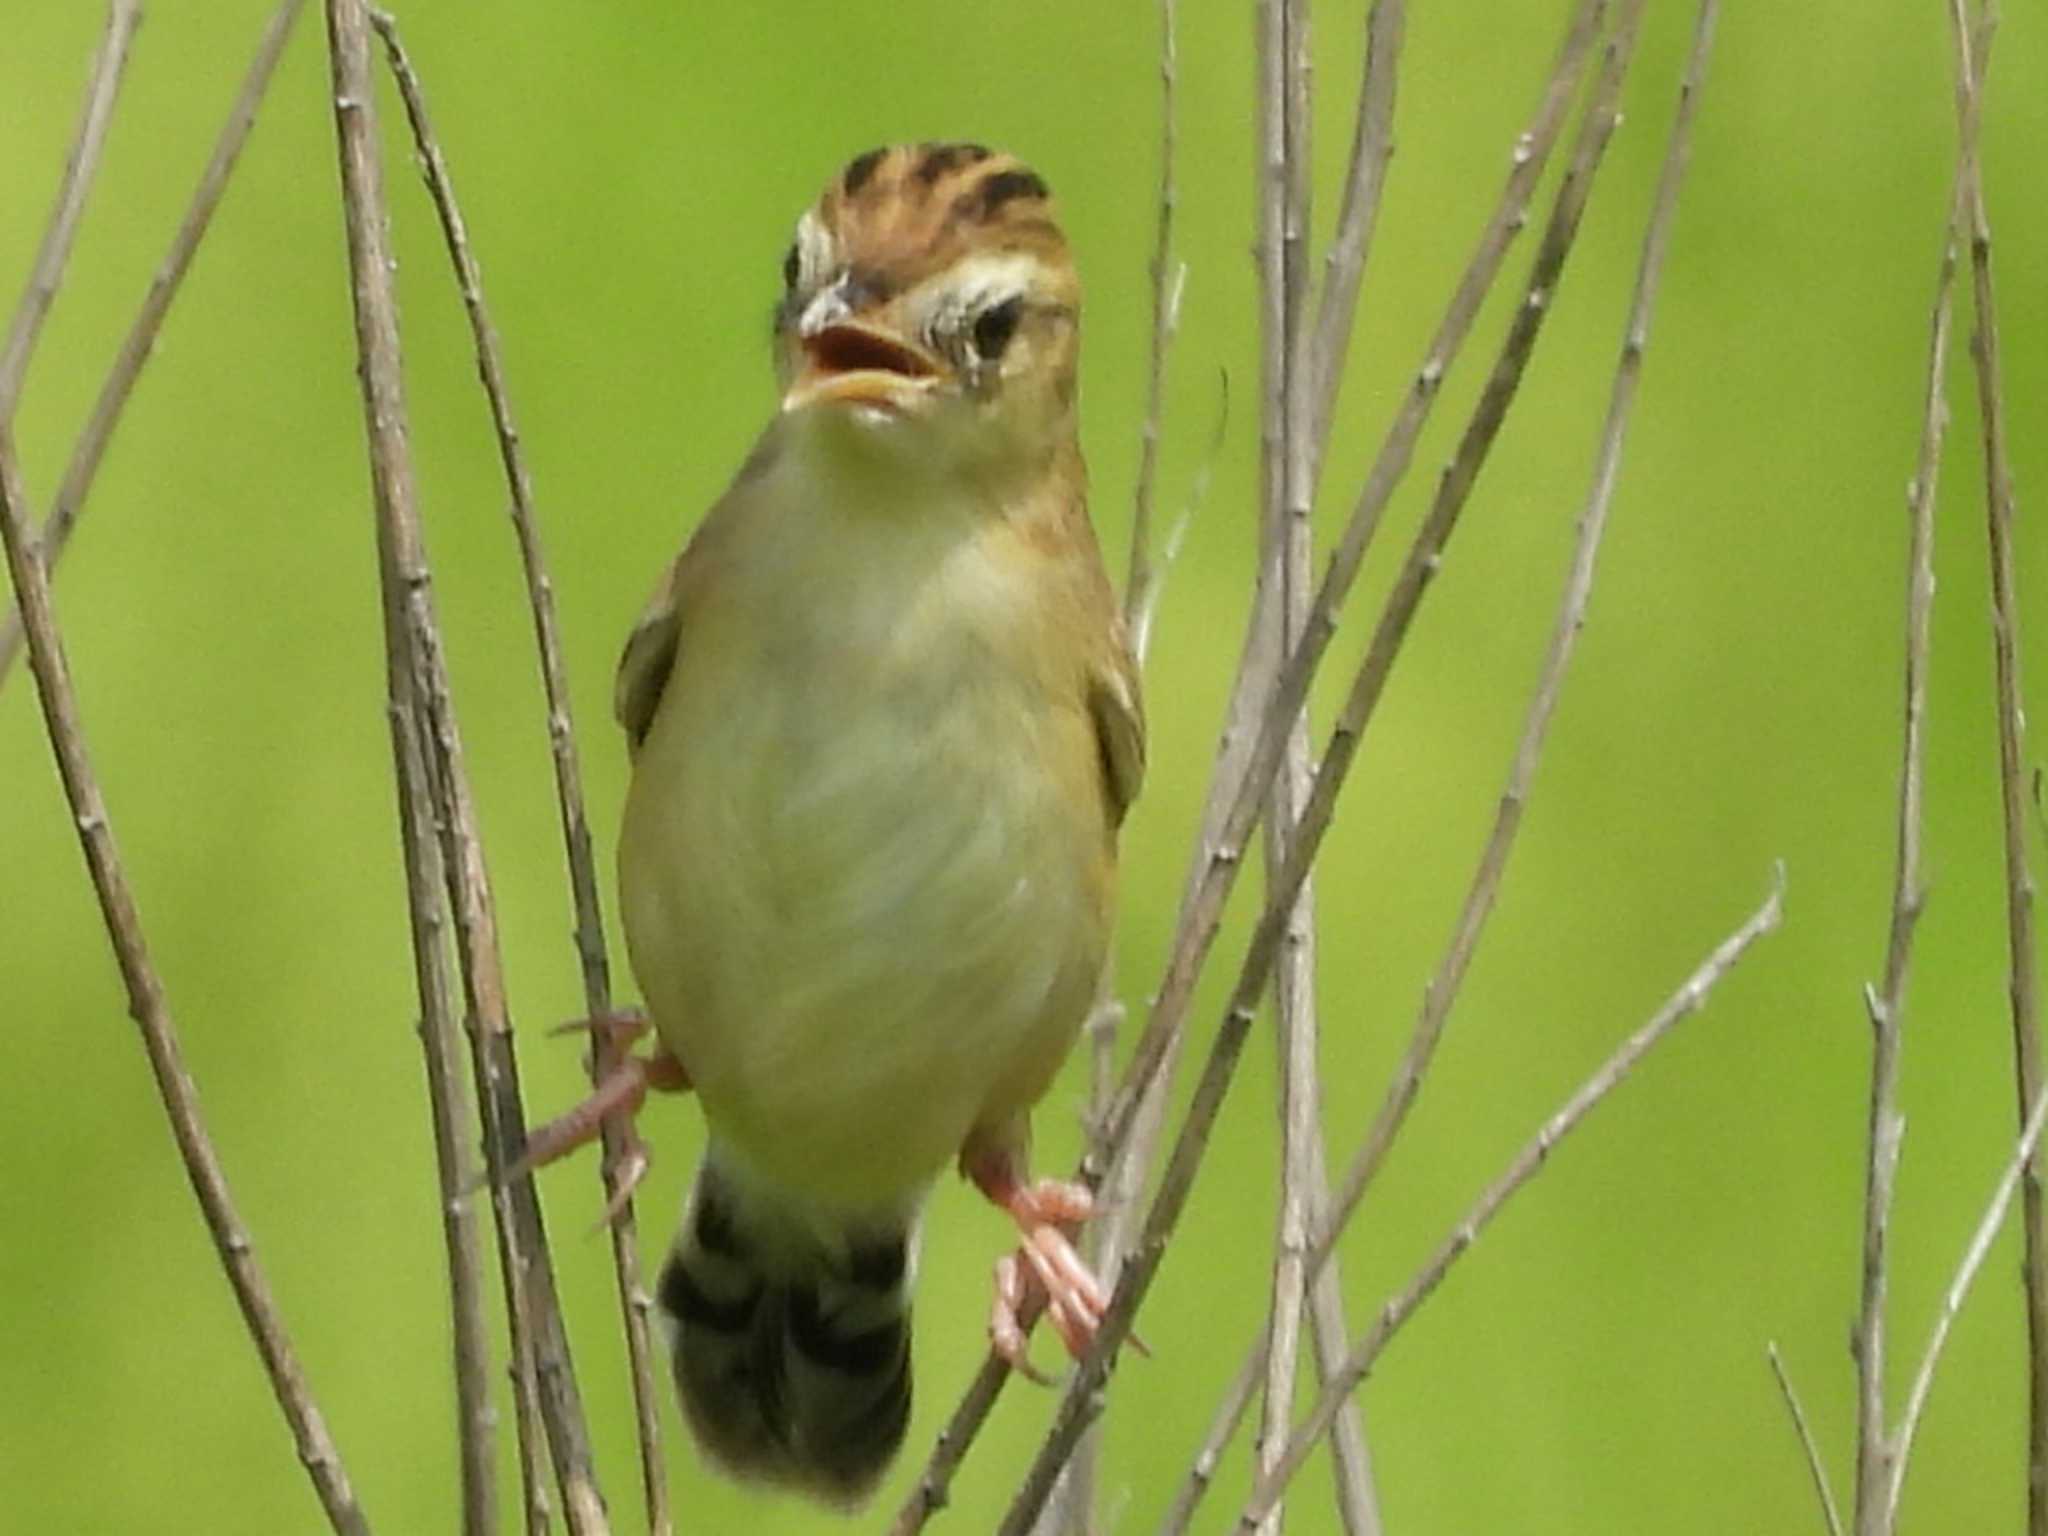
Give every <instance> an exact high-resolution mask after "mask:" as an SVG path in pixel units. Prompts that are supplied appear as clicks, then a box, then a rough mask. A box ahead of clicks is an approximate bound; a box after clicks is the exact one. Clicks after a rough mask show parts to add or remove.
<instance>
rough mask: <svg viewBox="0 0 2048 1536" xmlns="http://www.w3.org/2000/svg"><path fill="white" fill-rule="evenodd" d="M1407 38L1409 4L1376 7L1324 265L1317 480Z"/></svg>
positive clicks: (1314, 362)
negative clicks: (1347, 161) (1341, 192)
mask: <svg viewBox="0 0 2048 1536" xmlns="http://www.w3.org/2000/svg"><path fill="white" fill-rule="evenodd" d="M1406 31H1407V6H1406V5H1405V3H1404V0H1373V7H1372V14H1371V15H1370V16H1369V17H1368V18H1367V20H1366V23H1365V79H1364V81H1363V83H1361V84H1360V86H1359V88H1358V117H1357V121H1356V124H1355V125H1354V127H1353V128H1352V133H1351V162H1350V166H1349V169H1348V170H1347V171H1346V173H1345V177H1344V207H1343V211H1342V212H1341V213H1340V214H1339V215H1338V217H1337V233H1336V236H1335V238H1334V239H1332V240H1331V242H1330V249H1329V252H1328V253H1327V254H1326V255H1325V256H1324V258H1323V291H1322V296H1321V298H1320V300H1319V302H1318V305H1317V309H1316V327H1315V337H1314V341H1313V344H1312V346H1311V350H1310V357H1309V363H1310V367H1311V368H1312V370H1313V372H1314V380H1313V383H1314V391H1315V394H1314V403H1313V408H1312V414H1311V416H1310V426H1309V443H1310V451H1311V455H1312V459H1311V476H1312V477H1313V476H1314V474H1315V473H1316V471H1319V470H1320V468H1321V466H1322V462H1323V450H1324V449H1325V448H1326V447H1328V446H1329V441H1330V425H1331V423H1332V422H1333V421H1334V420H1335V419H1336V411H1337V391H1338V388H1339V386H1340V385H1342V383H1343V382H1344V364H1345V360H1346V359H1347V358H1348V357H1349V356H1350V353H1351V326H1352V322H1353V321H1354V320H1355V319H1356V317H1357V314H1358V289H1359V285H1360V283H1361V282H1363V281H1364V278H1365V263H1366V257H1367V254H1368V253H1369V252H1370V251H1371V249H1372V236H1373V230H1374V228H1375V227H1376V226H1377V225H1378V223H1379V215H1380V194H1381V193H1382V192H1384V191H1385V190H1386V185H1387V163H1388V161H1390V160H1392V159H1393V157H1394V87H1395V83H1396V81H1397V79H1398V77H1399V74H1400V67H1401V43H1402V40H1403V37H1404V35H1405V33H1406Z"/></svg>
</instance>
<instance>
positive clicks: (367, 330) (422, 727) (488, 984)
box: [327, 0, 608, 1533]
mask: <svg viewBox="0 0 2048 1536" xmlns="http://www.w3.org/2000/svg"><path fill="white" fill-rule="evenodd" d="M327 21H328V38H329V45H330V52H331V56H332V63H333V93H334V115H335V126H336V137H337V145H338V148H339V152H340V161H341V180H342V202H343V211H344V222H345V225H346V231H347V236H348V253H349V266H350V272H351V278H352V281H351V296H352V299H353V307H354V312H355V321H356V344H357V352H358V356H359V359H360V365H361V366H360V368H359V374H360V377H361V382H362V387H363V409H364V419H365V426H366V431H367V436H368V440H369V450H370V477H371V483H372V489H373V491H374V500H375V504H376V513H377V534H378V564H379V573H380V578H381V582H382V586H383V593H384V608H385V626H386V646H387V653H388V659H389V664H390V680H391V706H392V714H393V730H394V742H395V746H396V747H397V754H398V758H399V766H400V773H399V795H400V803H401V818H402V819H403V818H404V817H406V816H408V815H415V814H419V813H420V807H421V806H422V805H423V804H425V805H430V806H431V807H432V815H433V821H434V825H435V826H436V828H437V830H438V831H439V834H440V838H441V859H442V868H443V875H444V877H445V880H446V883H447V887H448V898H449V902H450V906H451V908H452V910H453V913H454V917H455V942H456V952H457V956H458V959H459V960H460V962H461V969H462V979H463V988H464V992H465V996H466V1002H467V1005H468V1014H469V1018H468V1023H469V1028H470V1036H471V1051H472V1060H473V1066H474V1071H475V1076H476V1093H477V1100H478V1105H479V1108H480V1110H481V1112H482V1117H483V1124H484V1150H485V1158H486V1163H487V1165H488V1168H489V1171H490V1174H491V1180H492V1190H493V1209H494V1213H495V1215H496V1217H497V1221H496V1227H497V1234H498V1247H499V1261H500V1266H501V1268H502V1270H503V1272H504V1281H505V1291H506V1302H507V1311H508V1314H509V1316H510V1318H511V1321H512V1324H513V1329H514V1335H513V1353H514V1359H515V1361H518V1362H524V1360H525V1359H526V1358H527V1350H528V1349H529V1348H530V1350H531V1359H532V1362H533V1370H534V1377H535V1380H534V1383H533V1396H534V1400H535V1402H536V1403H537V1405H538V1410H539V1414H540V1417H541V1421H542V1422H543V1424H544V1425H545V1426H546V1429H547V1439H548V1447H549V1451H550V1453H551V1456H552V1459H553V1462H554V1469H555V1475H556V1479H557V1481H558V1483H559V1485H560V1487H561V1490H562V1499H563V1505H564V1512H565V1515H566V1517H567V1520H568V1523H569V1528H570V1530H571V1531H572V1532H576V1533H583V1532H600V1531H604V1530H607V1529H608V1525H607V1521H606V1517H605V1512H604V1502H603V1498H602V1496H601V1494H600V1492H599V1490H598V1487H597V1482H596V1477H595V1471H594V1468H593V1465H592V1458H591V1451H590V1444H589V1432H588V1429H587V1428H586V1426H585V1423H584V1419H583V1411H582V1403H581V1400H580V1397H579V1395H578V1393H577V1389H576V1383H575V1376H574V1371H573V1367H572V1366H571V1363H570V1359H569V1353H568V1341H567V1338H566V1335H565V1333H564V1330H563V1327H562V1319H561V1309H560V1304H559V1300H558V1298H557V1296H556V1294H555V1288H554V1276H553V1271H552V1268H551V1265H550V1263H549V1260H548V1253H547V1234H546V1230H545V1227H544V1225H543V1224H542V1221H541V1215H540V1207H539V1203H538V1200H537V1199H536V1197H535V1195H534V1190H533V1183H532V1180H531V1179H530V1178H525V1179H520V1180H519V1181H517V1183H516V1184H513V1185H511V1186H510V1187H507V1185H506V1183H505V1181H504V1179H503V1177H502V1175H503V1171H504V1169H505V1168H506V1167H507V1166H509V1165H510V1163H511V1162H512V1161H513V1160H514V1159H516V1158H517V1156H518V1153H519V1150H520V1147H521V1146H522V1145H523V1142H524V1136H525V1129H524V1125H525V1122H524V1111H523V1108H522V1106H521V1103H520V1096H519V1078H518V1064H517V1060H516V1058H515V1056H514V1054H513V1050H512V1037H511V1023H510V1019H509V1017H508V1013H507V1008H506V999H505V990H504V978H503V974H502V964H501V960H500V957H499V952H498V939H497V927H496V915H495V912H494V910H493V904H492V897H491V892H490V885H489V880H488V877H487V875H486V874H485V871H484V864H483V852H482V847H481V843H480V840H479V835H478V831H477V822H476V812H475V806H474V803H473V800H472V798H471V794H470V789H469V781H468V774H467V771H466V769H465V766H464V762H463V755H462V744H461V738H460V734H459V732H458V730H457V728H456V725H455V721H454V716H453V710H452V706H451V703H450V700H449V696H448V687H447V674H446V669H445V666H444V664H443V659H442V655H441V650H440V634H439V629H438V624H437V621H436V618H435V614H434V605H433V596H432V583H431V577H430V574H429V571H428V567H427V563H426V556H425V551H424V547H423V543H422V537H421V531H420V524H419V514H418V509H417V506H416V502H415V495H414V487H413V478H412V464H411V457H410V453H409V450H408V447H407V444H406V427H405V420H406V418H405V400H404V390H403V382H402V376H401V366H400V353H399V337H398V313H397V300H396V295H395V292H394V290H393V287H392V280H391V279H392V260H391V250H390V243H389V238H388V234H387V231H386V228H385V218H386V215H385V200H384V188H383V175H382V166H381V160H380V153H379V143H378V137H377V118H376V104H375V99H374V94H373V88H374V81H373V79H372V74H371V66H370V37H369V33H370V28H369V19H368V14H367V7H366V6H365V5H364V4H363V3H362V0H328V5H327ZM401 716H409V717H410V718H409V719H408V720H407V721H406V723H405V726H404V727H403V729H401V727H400V724H399V717H401ZM405 731H411V732H412V733H413V734H414V739H416V740H419V741H421V742H423V743H424V745H425V747H426V755H427V757H428V763H427V767H428V769H429V772H428V773H427V775H426V777H427V778H428V779H429V780H430V781H431V782H430V783H428V784H424V785H423V784H421V783H420V782H419V781H418V778H417V777H416V776H415V775H413V774H411V773H409V772H408V771H407V763H406V759H405V754H404V751H403V742H402V737H403V735H404V733H405ZM522 1417H523V1416H522ZM531 1519H532V1512H531V1511H529V1521H531Z"/></svg>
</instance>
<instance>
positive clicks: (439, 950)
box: [386, 670, 533, 1536]
mask: <svg viewBox="0 0 2048 1536" xmlns="http://www.w3.org/2000/svg"><path fill="white" fill-rule="evenodd" d="M386 677H387V682H390V683H391V684H392V688H393V697H394V707H393V709H392V710H391V728H392V738H391V744H392V751H393V753H394V755H395V756H394V763H395V767H396V771H397V773H398V776H399V778H400V780H401V782H405V783H411V784H416V785H418V786H420V787H421V790H422V791H424V789H425V786H426V785H427V783H428V775H429V769H428V766H427V755H426V752H427V748H426V743H425V742H424V741H422V740H421V739H420V734H419V728H418V727H419V720H418V712H417V710H416V709H414V708H413V707H412V704H411V701H410V698H409V697H405V695H406V692H407V690H405V689H404V686H403V683H402V681H401V674H400V673H398V672H397V671H396V670H392V671H388V672H387V674H386ZM400 697H405V703H404V705H403V707H397V706H396V702H395V701H396V700H397V699H398V698H400ZM400 815H401V822H400V827H399V839H400V843H401V845H402V847H403V851H404V855H405V894H406V917H407V921H408V922H409V924H410V925H411V931H412V954H413V976H414V984H415V986H416V987H417V989H418V992H419V999H420V1046H421V1049H422V1050H423V1051H424V1052H425V1056H426V1071H427V1104H428V1108H429V1112H430V1115H431V1118H432V1120H433V1126H434V1173H435V1182H436V1187H437V1190H438V1192H439V1195H440V1203H441V1234H442V1240H443V1242H444V1244H445V1245H446V1247H447V1249H448V1299H449V1315H450V1317H451V1319H452V1320H453V1323H454V1351H455V1419H456V1440H457V1445H458V1447H459V1453H460V1455H459V1460H460V1466H461V1472H462V1529H463V1533H464V1536H490V1533H492V1532H494V1531H496V1530H497V1528H498V1520H497V1503H498V1487H497V1469H496V1461H497V1451H496V1439H497V1414H496V1410H495V1409H494V1408H493V1407H492V1403H491V1383H490V1345H489V1342H488V1336H487V1333H486V1328H485V1322H484V1302H483V1259H482V1244H481V1240H480V1238H479V1236H478V1233H477V1218H476V1207H475V1205H474V1203H473V1202H471V1201H470V1200H468V1199H466V1198H464V1195H465V1192H466V1190H467V1189H468V1188H469V1186H470V1183H471V1175H470V1168H469V1150H468V1149H469V1140H470V1136H471V1134H472V1130H471V1127H472V1125H473V1124H474V1121H473V1119H472V1117H471V1113H470V1104H469V1093H468V1090H467V1089H466V1088H465V1087H464V1086H463V1081H462V1042H461V1035H460V1033H459V1029H458V1026H457V1023H456V1003H455V982H454V980H453V978H452V977H451V976H450V975H449V971H448V942H447V931H446V927H447V925H446V923H445V921H444V912H445V908H444V907H443V905H442V897H441V885H442V870H441V849H440V845H439V842H438V841H437V839H436V837H435V832H434V821H433V803H432V799H431V797H430V795H428V794H427V793H425V792H421V793H416V794H411V795H406V796H402V797H401V800H400ZM525 1406H526V1405H525V1404H524V1403H523V1402H522V1404H521V1409H522V1424H521V1427H522V1430H523V1429H524V1409H525ZM530 1451H531V1448H530V1446H529V1445H528V1443H527V1441H526V1438H525V1436H524V1435H523V1434H522V1437H521V1452H522V1455H521V1466H522V1469H523V1470H524V1471H526V1472H527V1473H528V1474H529V1475H528V1479H527V1480H528V1482H529V1483H530V1482H531V1475H530V1474H531V1469H532V1462H533V1458H532V1455H531V1453H530ZM529 1530H531V1527H530V1526H529Z"/></svg>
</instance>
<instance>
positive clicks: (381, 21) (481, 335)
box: [370, 10, 669, 1536]
mask: <svg viewBox="0 0 2048 1536" xmlns="http://www.w3.org/2000/svg"><path fill="white" fill-rule="evenodd" d="M370 21H371V24H372V25H373V26H374V27H375V28H376V29H377V33H378V35H379V36H380V37H381V38H382V39H383V41H384V46H385V52H386V56H387V58H388V60H389V62H390V65H391V72H392V75H393V76H394V78H395V79H396V80H397V82H398V88H399V94H400V97H401V99H402V100H403V102H404V104H405V111H406V117H407V119H408V121H409V122H410V124H411V127H412V131H413V139H414V143H415V145H416V146H417V148H418V150H419V155H420V164H421V170H422V174H423V175H424V176H425V179H426V183H427V190H428V193H429V195H430V196H431V197H432V199H433V203H434V209H435V212H436V213H437V214H438V216H439V218H440V223H441V232H442V236H443V238H444V240H445V242H446V244H447V247H448V254H449V259H450V261H451V262H452V264H453V267H454V272H455V280H456V286H457V288H458V289H459V291H460V292H461V295H462V303H463V309H464V311H465V313H466V314H467V315H468V317H469V324H470V332H471V335H472V338H473V340H474V342H475V346H476V355H477V374H478V377H479V379H480V380H481V382H482V384H483V388H484V393H485V396H486V398H487V399H488V401H489V404H490V410H491V421H492V426H493V428H494V430H495V433H496V436H497V440H498V452H499V458H500V461H501V463H502V466H503V468H504V472H505V481H506V486H507V489H508V491H509V494H510V498H511V517H512V526H513V529H514V532H515V533H516V535H517V537H518V542H519V554H520V564H521V568H522V571H523V573H524V575H525V578H526V587H527V600H528V605H529V607H530V608H531V609H532V612H533V624H534V638H535V643H536V645H537V647H538V650H539V654H540V668H541V682H542V686H543V689H544V691H545V694H546V698H547V706H548V746H549V752H550V755H551V757H552V759H553V763H554V770H555V790H556V805H557V808H558V810H559V812H560V817H561V823H562V838H563V843H564V846H565V849H566V855H567V860H568V867H569V885H570V895H571V903H572V906H573V908H574V911H575V919H576V928H575V935H576V950H577V956H578V960H579V964H580V968H581V970H582V975H583V996H584V1006H585V1008H586V1010H587V1011H588V1015H589V1017H590V1018H591V1019H593V1020H599V1019H604V1018H607V1017H609V1016H610V1014H611V1011H612V1001H611V970H610V962H609V959H608V957H607V955H606V952H605V942H604V916H603V910H602V905H601V903H600V900H599V897H598V881H597V861H596V857H595V855H594V853H593V851H592V846H591V837H590V820H589V817H588V815H587V814H586V812H585V809H584V803H583V770H582V765H581V763H580V761H579V759H578V756H577V751H576V733H575V723H574V719H573V717H572V715H571V712H570V705H569V686H568V677H567V669H566V668H565V666H564V665H563V661H562V644H561V634H560V629H559V626H558V625H557V623H556V619H555V599H554V585H553V582H552V580H551V579H550V578H549V576H548V572H547V562H546V558H545V555H544V554H543V552H542V549H541V543H540V529H539V524H538V521H537V519H536V516H535V513H534V507H533V481H532V477H531V476H530V475H529V473H528V472H527V467H526V460H525V456H524V454H523V452H522V451H521V449H520V439H519V430H518V427H517V425H516V424H515V422H514V420H513V416H512V404H511V399H510V395H509V393H508V391H507V388H506V385H505V370H504V361H503V357H502V354H501V352H500V350H499V345H498V332H497V328H496V327H495V326H494V325H493V324H492V323H491V318H490V312H489V310H488V308H487V306H486V305H485V302H484V294H483V278H482V274H481V273H480V271H479V270H478V267H477V263H476V259H475V256H474V255H473V254H472V253H471V251H470V247H469V235H468V229H467V226H466V225H465V223H464V221H463V218H462V212H461V209H460V207H459V206H458V205H457V203H456V200H455V189H454V184H453V182H452V180H451V178H450V175H449V171H448V165H447V159H446V156H445V155H444V154H443V152H442V149H441V146H440V142H439V140H438V139H437V138H436V136H435V134H434V131H433V126H432V122H431V120H430V119H429V117H428V115H427V106H426V97H425V93H424V91H423V90H422V88H421V86H420V82H419V77H418V73H417V72H416V71H415V70H414V69H413V67H412V63H411V60H410V58H409V57H408V56H407V54H406V51H405V46H404V43H403V42H402V40H401V39H400V37H399V35H398V28H397V23H396V22H395V21H394V20H393V18H392V17H391V16H390V15H389V14H388V13H386V12H383V11H376V10H373V11H372V12H371V13H370ZM593 1035H594V1040H595V1045H594V1049H593V1054H592V1057H591V1062H590V1067H591V1076H592V1080H593V1081H596V1080H598V1079H600V1078H601V1077H602V1076H603V1075H604V1074H605V1073H606V1072H607V1071H609V1070H610V1068H611V1067H612V1066H614V1065H616V1056H617V1049H616V1047H614V1046H613V1045H612V1044H611V1036H610V1034H609V1033H608V1032H607V1031H605V1030H596V1031H593ZM602 1132H603V1141H604V1161H603V1164H602V1175H603V1180H604V1186H605V1195H606V1200H607V1206H608V1208H609V1207H610V1205H611V1203H612V1202H617V1214H616V1215H615V1217H614V1218H613V1220H612V1222H611V1223H610V1234H611V1244H612V1265H613V1272H614V1274H615V1276H616V1277H617V1282H618V1283H617V1290H618V1297H619V1309H620V1315H621V1320H622V1322H623V1324H624V1327H625V1333H626V1350H627V1358H628V1364H629V1368H630V1372H631V1375H632V1381H633V1408H634V1428H635V1435H636V1437H637V1440H638V1445H639V1454H640V1471H641V1493H642V1498H643V1500H644V1502H645V1505H646V1509H647V1528H648V1530H649V1531H650V1532H653V1533H656V1536H661V1533H665V1532H666V1531H667V1530H668V1529H669V1515H668V1482H667V1477H666V1473H665V1469H664V1467H663V1464H662V1459H661V1429H660V1418H659V1405H658V1401H657V1398H656V1391H655V1379H654V1370H653V1365H652V1349H651V1344H650V1339H649V1332H650V1330H649V1327H648V1317H647V1302H646V1294H645V1292H644V1290H643V1288H642V1286H641V1284H640V1255H639V1240H638V1233H637V1231H636V1228H635V1223H634V1219H633V1207H632V1201H631V1198H630V1189H631V1184H630V1177H631V1172H630V1169H629V1168H628V1151H629V1147H630V1134H629V1128H628V1127H627V1126H624V1125H620V1124H615V1123H613V1122H612V1121H609V1120H608V1121H606V1122H605V1124H604V1126H603V1128H602Z"/></svg>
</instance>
